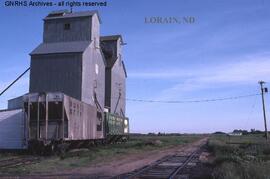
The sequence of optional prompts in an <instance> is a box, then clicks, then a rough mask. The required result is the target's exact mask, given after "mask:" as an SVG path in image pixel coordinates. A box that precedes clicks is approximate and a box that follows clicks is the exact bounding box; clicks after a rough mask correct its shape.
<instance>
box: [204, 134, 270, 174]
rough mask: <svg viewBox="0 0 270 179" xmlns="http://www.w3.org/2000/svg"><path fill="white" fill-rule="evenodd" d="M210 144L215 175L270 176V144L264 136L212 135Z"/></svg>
mask: <svg viewBox="0 0 270 179" xmlns="http://www.w3.org/2000/svg"><path fill="white" fill-rule="evenodd" d="M208 147H209V150H210V151H211V152H212V154H213V160H212V165H213V166H214V172H213V178H218V179H232V178H233V179H269V176H270V170H269V168H270V143H269V141H268V142H266V140H265V138H263V136H262V135H243V136H230V137H229V136H226V135H213V136H211V137H210V139H209V141H208Z"/></svg>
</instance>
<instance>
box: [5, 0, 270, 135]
mask: <svg viewBox="0 0 270 179" xmlns="http://www.w3.org/2000/svg"><path fill="white" fill-rule="evenodd" d="M1 3H2V4H1V7H0V22H1V28H0V39H1V48H0V59H1V61H0V64H1V68H0V89H3V88H4V87H5V86H6V85H7V84H8V83H10V82H11V81H12V80H13V79H15V78H16V77H17V76H18V74H20V73H21V72H23V71H24V70H25V69H26V68H27V67H28V66H29V62H30V58H29V55H28V54H29V53H30V52H31V50H33V49H34V48H35V47H36V46H37V45H38V44H39V43H40V42H41V41H42V30H43V29H42V28H43V27H42V26H43V22H42V18H44V17H45V16H46V15H47V13H48V12H50V11H51V10H55V9H57V8H29V7H17V8H14V7H13V8H10V7H4V6H3V2H1ZM94 9H97V10H99V11H100V15H101V19H102V24H101V34H102V35H110V34H122V36H123V38H124V41H125V42H126V43H127V45H126V46H124V61H125V64H126V68H127V71H128V78H127V98H132V99H152V100H200V99H208V98H222V97H230V96H239V95H246V94H254V93H258V92H259V85H258V83H257V82H258V81H259V80H265V81H268V82H270V49H269V44H270V38H269V36H270V2H269V1H266V0H238V1H233V0H217V1H214V0H203V1H195V0H170V1H165V0H148V1H145V0H136V1H135V0H134V1H126V0H110V1H108V6H107V7H103V8H94ZM73 10H74V11H79V10H93V9H91V8H78V7H76V8H73ZM157 16H160V17H179V18H181V17H184V16H193V17H195V19H196V21H195V23H193V24H145V22H144V21H145V17H148V18H149V17H157ZM28 76H29V74H27V75H26V76H25V77H24V78H23V79H21V80H20V81H19V82H18V83H17V84H16V85H14V86H13V87H12V88H11V89H10V90H9V91H8V92H7V93H6V94H4V95H3V96H1V97H0V108H5V107H6V105H7V103H6V101H7V99H10V98H13V97H16V96H19V95H21V94H24V93H26V92H27V90H28V85H29V84H28ZM266 85H268V86H269V84H266ZM266 109H267V115H268V117H270V116H269V112H270V99H269V96H268V95H266ZM127 116H128V117H129V118H130V127H131V132H143V133H147V132H181V133H193V132H200V133H202V132H214V131H231V130H233V129H240V128H241V129H248V130H249V129H251V128H256V129H261V130H262V129H263V118H262V109H261V99H260V96H254V97H250V98H243V99H238V100H229V101H217V102H209V103H188V104H164V103H141V102H132V101H127ZM269 125H270V122H269ZM269 127H270V126H269Z"/></svg>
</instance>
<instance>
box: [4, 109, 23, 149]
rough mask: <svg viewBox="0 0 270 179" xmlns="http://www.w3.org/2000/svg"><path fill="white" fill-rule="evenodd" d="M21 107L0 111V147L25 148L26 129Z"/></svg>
mask: <svg viewBox="0 0 270 179" xmlns="http://www.w3.org/2000/svg"><path fill="white" fill-rule="evenodd" d="M25 119H26V118H25V113H24V112H23V109H16V110H1V111H0V149H26V148H27V140H26V136H27V131H26V121H25Z"/></svg>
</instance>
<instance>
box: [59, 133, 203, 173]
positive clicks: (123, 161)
mask: <svg viewBox="0 0 270 179" xmlns="http://www.w3.org/2000/svg"><path fill="white" fill-rule="evenodd" d="M206 141H207V138H204V139H201V140H199V141H196V142H194V143H191V144H187V145H185V146H178V147H173V148H169V149H164V150H158V151H149V152H145V153H140V154H132V155H128V156H123V157H121V158H117V159H114V160H112V161H111V162H110V163H107V162H106V163H103V162H101V163H98V164H96V165H92V166H89V167H85V168H78V169H73V170H70V171H62V172H60V173H58V174H60V175H62V176H67V175H72V176H76V175H77V174H78V175H80V176H82V175H86V176H89V175H90V176H93V177H94V176H96V177H97V176H98V177H102V178H103V177H104V178H106V177H108V178H109V177H112V176H116V175H119V174H122V173H127V172H130V171H133V170H135V169H138V168H141V167H143V166H146V165H149V164H151V163H153V162H155V161H157V160H158V159H160V158H163V157H165V156H167V155H172V154H176V153H177V154H181V153H182V154H183V155H185V154H186V153H190V152H192V151H194V150H196V149H197V148H198V147H199V146H201V145H202V144H203V143H206ZM56 175H57V174H56ZM78 175H77V176H78Z"/></svg>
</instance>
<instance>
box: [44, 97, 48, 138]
mask: <svg viewBox="0 0 270 179" xmlns="http://www.w3.org/2000/svg"><path fill="white" fill-rule="evenodd" d="M45 102H46V118H45V140H46V141H47V139H48V111H49V109H48V108H49V104H48V94H46V97H45Z"/></svg>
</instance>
